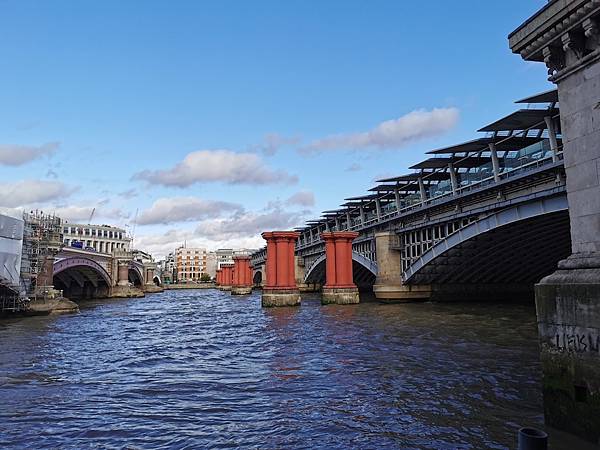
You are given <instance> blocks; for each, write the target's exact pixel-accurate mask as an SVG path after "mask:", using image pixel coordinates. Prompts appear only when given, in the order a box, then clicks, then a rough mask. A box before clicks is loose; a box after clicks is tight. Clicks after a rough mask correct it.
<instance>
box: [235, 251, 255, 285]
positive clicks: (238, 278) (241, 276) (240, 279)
mask: <svg viewBox="0 0 600 450" xmlns="http://www.w3.org/2000/svg"><path fill="white" fill-rule="evenodd" d="M233 264H234V268H233V285H232V287H231V294H232V295H247V294H251V293H252V270H251V269H250V256H246V255H236V256H234V257H233Z"/></svg>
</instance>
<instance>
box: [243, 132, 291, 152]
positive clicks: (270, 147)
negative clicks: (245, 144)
mask: <svg viewBox="0 0 600 450" xmlns="http://www.w3.org/2000/svg"><path fill="white" fill-rule="evenodd" d="M299 142H300V138H299V137H295V136H292V137H286V136H282V135H280V134H278V133H269V134H266V135H265V137H264V138H263V142H261V143H260V144H257V145H253V146H251V147H250V150H252V151H260V152H262V153H263V154H265V155H267V156H273V155H274V154H275V153H277V151H278V150H279V149H280V148H281V147H284V146H286V145H295V144H298V143H299Z"/></svg>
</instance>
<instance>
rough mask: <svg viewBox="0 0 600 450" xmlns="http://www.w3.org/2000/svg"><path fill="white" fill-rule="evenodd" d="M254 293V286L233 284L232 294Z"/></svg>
mask: <svg viewBox="0 0 600 450" xmlns="http://www.w3.org/2000/svg"><path fill="white" fill-rule="evenodd" d="M248 294H252V286H232V287H231V295H248Z"/></svg>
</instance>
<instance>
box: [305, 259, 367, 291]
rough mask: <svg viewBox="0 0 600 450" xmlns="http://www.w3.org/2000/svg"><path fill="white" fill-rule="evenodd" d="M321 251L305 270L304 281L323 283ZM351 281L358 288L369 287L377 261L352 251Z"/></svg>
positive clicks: (323, 267)
mask: <svg viewBox="0 0 600 450" xmlns="http://www.w3.org/2000/svg"><path fill="white" fill-rule="evenodd" d="M326 259H327V258H326V255H325V253H323V254H322V255H321V256H319V258H317V259H316V260H315V261H314V262H313V263H312V264H311V266H310V267H309V268H308V270H307V271H306V275H305V276H304V282H305V283H307V284H320V285H324V284H325V261H326ZM352 273H353V281H354V283H355V284H356V285H357V286H358V287H359V288H360V289H371V288H372V286H373V284H374V283H375V277H376V276H377V263H375V262H373V261H371V260H370V259H368V258H367V257H365V256H363V255H361V254H360V253H357V252H354V251H353V252H352Z"/></svg>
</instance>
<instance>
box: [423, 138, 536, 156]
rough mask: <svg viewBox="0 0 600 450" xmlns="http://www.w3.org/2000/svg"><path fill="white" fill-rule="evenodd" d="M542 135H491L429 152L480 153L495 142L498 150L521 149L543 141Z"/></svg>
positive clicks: (430, 153) (443, 153)
mask: <svg viewBox="0 0 600 450" xmlns="http://www.w3.org/2000/svg"><path fill="white" fill-rule="evenodd" d="M542 139H543V138H541V137H539V138H538V137H529V136H524V137H523V136H491V137H482V138H479V139H473V140H472V141H467V142H463V143H462V144H457V145H451V146H450V147H444V148H438V149H436V150H431V151H429V152H427V154H429V155H447V154H452V153H479V152H485V151H489V145H490V144H492V143H493V144H495V146H496V150H498V151H510V150H519V149H522V148H525V147H528V146H529V145H532V144H535V143H536V142H539V141H541V140H542Z"/></svg>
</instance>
